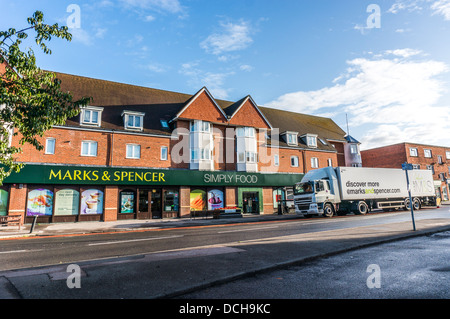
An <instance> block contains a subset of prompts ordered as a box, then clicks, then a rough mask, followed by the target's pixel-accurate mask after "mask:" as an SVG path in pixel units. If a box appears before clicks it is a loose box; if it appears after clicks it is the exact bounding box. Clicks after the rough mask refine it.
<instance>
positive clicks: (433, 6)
mask: <svg viewBox="0 0 450 319" xmlns="http://www.w3.org/2000/svg"><path fill="white" fill-rule="evenodd" d="M424 8H428V9H430V10H431V11H432V14H440V15H442V16H444V19H445V20H450V0H397V1H396V2H395V3H394V4H393V5H392V6H391V7H390V8H389V10H388V12H389V13H393V14H396V13H398V12H400V11H403V10H407V11H408V12H414V11H421V10H423V9H424Z"/></svg>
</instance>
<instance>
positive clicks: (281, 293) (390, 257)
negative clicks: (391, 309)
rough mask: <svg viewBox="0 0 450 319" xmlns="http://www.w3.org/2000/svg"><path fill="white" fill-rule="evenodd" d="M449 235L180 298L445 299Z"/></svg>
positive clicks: (307, 265) (336, 258)
mask: <svg viewBox="0 0 450 319" xmlns="http://www.w3.org/2000/svg"><path fill="white" fill-rule="evenodd" d="M449 247H450V232H442V233H436V234H432V235H428V236H421V237H418V238H411V239H406V240H400V241H395V242H392V243H386V244H382V245H377V246H374V247H367V248H363V249H358V250H354V251H351V252H347V253H342V254H339V255H335V256H330V257H325V258H321V259H318V260H314V261H311V262H307V263H305V264H303V265H300V266H294V267H288V268H287V269H282V270H276V271H271V272H268V273H263V274H258V275H255V276H251V277H249V278H244V279H241V280H236V281H233V282H230V283H226V284H222V285H219V286H214V287H210V288H206V289H202V290H200V291H196V292H194V293H190V294H186V295H184V296H179V298H185V299H207V298H211V297H212V296H213V298H214V299H228V298H229V297H230V296H233V298H235V299H242V300H248V299H329V298H331V299H449V298H450V290H449V282H450V250H449V249H448V248H449Z"/></svg>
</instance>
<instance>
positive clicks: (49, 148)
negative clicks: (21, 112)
mask: <svg viewBox="0 0 450 319" xmlns="http://www.w3.org/2000/svg"><path fill="white" fill-rule="evenodd" d="M55 143H56V140H55V139H54V138H47V139H46V140H45V154H55Z"/></svg>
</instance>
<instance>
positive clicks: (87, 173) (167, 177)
mask: <svg viewBox="0 0 450 319" xmlns="http://www.w3.org/2000/svg"><path fill="white" fill-rule="evenodd" d="M302 177H303V174H289V173H271V174H264V173H246V172H234V171H233V172H229V171H219V172H211V171H191V170H176V169H170V170H162V169H138V168H112V167H92V166H60V165H37V164H27V165H25V166H24V168H23V169H22V170H21V171H20V172H19V173H12V174H11V175H10V176H9V177H8V178H6V179H5V180H4V183H5V184H6V183H11V184H12V183H14V184H61V185H76V184H80V185H81V184H83V185H167V186H176V185H185V186H258V187H260V186H290V185H294V184H295V183H297V182H299V181H300V180H301V179H302Z"/></svg>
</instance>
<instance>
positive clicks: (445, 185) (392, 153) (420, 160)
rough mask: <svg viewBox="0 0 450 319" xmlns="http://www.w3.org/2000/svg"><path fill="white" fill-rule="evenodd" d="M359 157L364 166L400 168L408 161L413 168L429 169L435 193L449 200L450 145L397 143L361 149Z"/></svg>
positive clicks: (444, 199)
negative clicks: (431, 173)
mask: <svg viewBox="0 0 450 319" xmlns="http://www.w3.org/2000/svg"><path fill="white" fill-rule="evenodd" d="M361 158H362V163H363V166H364V167H386V168H401V167H402V164H403V163H408V164H412V165H413V168H414V169H429V170H431V171H432V172H433V179H434V187H435V190H436V195H437V196H438V198H440V199H441V200H443V201H448V200H449V183H450V180H449V179H448V177H449V174H450V147H444V146H433V145H424V144H417V143H399V144H394V145H388V146H383V147H378V148H373V149H370V150H364V151H361Z"/></svg>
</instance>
